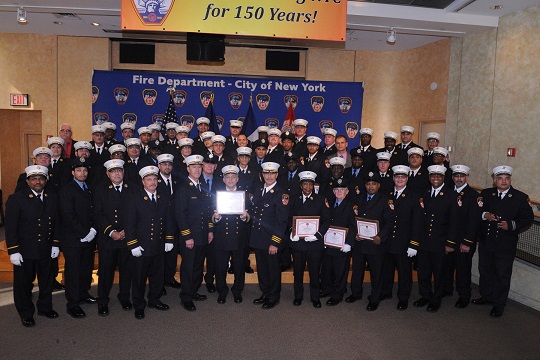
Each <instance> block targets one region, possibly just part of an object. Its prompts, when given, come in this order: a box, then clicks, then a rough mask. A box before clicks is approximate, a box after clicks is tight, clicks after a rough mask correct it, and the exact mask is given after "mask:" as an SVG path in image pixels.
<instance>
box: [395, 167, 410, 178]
mask: <svg viewBox="0 0 540 360" xmlns="http://www.w3.org/2000/svg"><path fill="white" fill-rule="evenodd" d="M392 172H393V173H394V175H397V174H404V175H407V176H408V175H409V173H410V172H411V168H410V167H408V166H405V165H396V166H392Z"/></svg>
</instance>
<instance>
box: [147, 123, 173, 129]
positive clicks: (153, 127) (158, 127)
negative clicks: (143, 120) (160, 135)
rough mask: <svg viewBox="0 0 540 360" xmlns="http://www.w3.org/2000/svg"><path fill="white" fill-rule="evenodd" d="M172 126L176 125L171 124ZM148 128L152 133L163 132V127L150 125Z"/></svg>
mask: <svg viewBox="0 0 540 360" xmlns="http://www.w3.org/2000/svg"><path fill="white" fill-rule="evenodd" d="M171 124H174V123H171ZM148 128H149V129H150V130H152V131H154V130H155V131H161V125H159V124H150V125H148Z"/></svg>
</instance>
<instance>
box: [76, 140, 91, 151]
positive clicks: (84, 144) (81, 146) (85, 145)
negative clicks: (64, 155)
mask: <svg viewBox="0 0 540 360" xmlns="http://www.w3.org/2000/svg"><path fill="white" fill-rule="evenodd" d="M73 147H74V148H75V150H79V149H88V150H90V149H92V144H90V143H89V142H88V141H77V142H76V143H75V144H73Z"/></svg>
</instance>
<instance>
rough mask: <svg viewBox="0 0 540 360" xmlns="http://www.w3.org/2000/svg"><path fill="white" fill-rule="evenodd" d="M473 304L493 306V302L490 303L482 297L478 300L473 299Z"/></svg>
mask: <svg viewBox="0 0 540 360" xmlns="http://www.w3.org/2000/svg"><path fill="white" fill-rule="evenodd" d="M471 302H472V303H473V304H475V305H487V304H491V301H489V300H488V299H486V298H485V297H481V298H478V299H473V301H471Z"/></svg>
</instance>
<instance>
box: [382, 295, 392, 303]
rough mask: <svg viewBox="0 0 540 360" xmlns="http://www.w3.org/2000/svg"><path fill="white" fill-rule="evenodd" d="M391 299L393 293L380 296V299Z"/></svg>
mask: <svg viewBox="0 0 540 360" xmlns="http://www.w3.org/2000/svg"><path fill="white" fill-rule="evenodd" d="M389 299H392V294H390V295H381V296H380V297H379V301H383V300H389Z"/></svg>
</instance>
